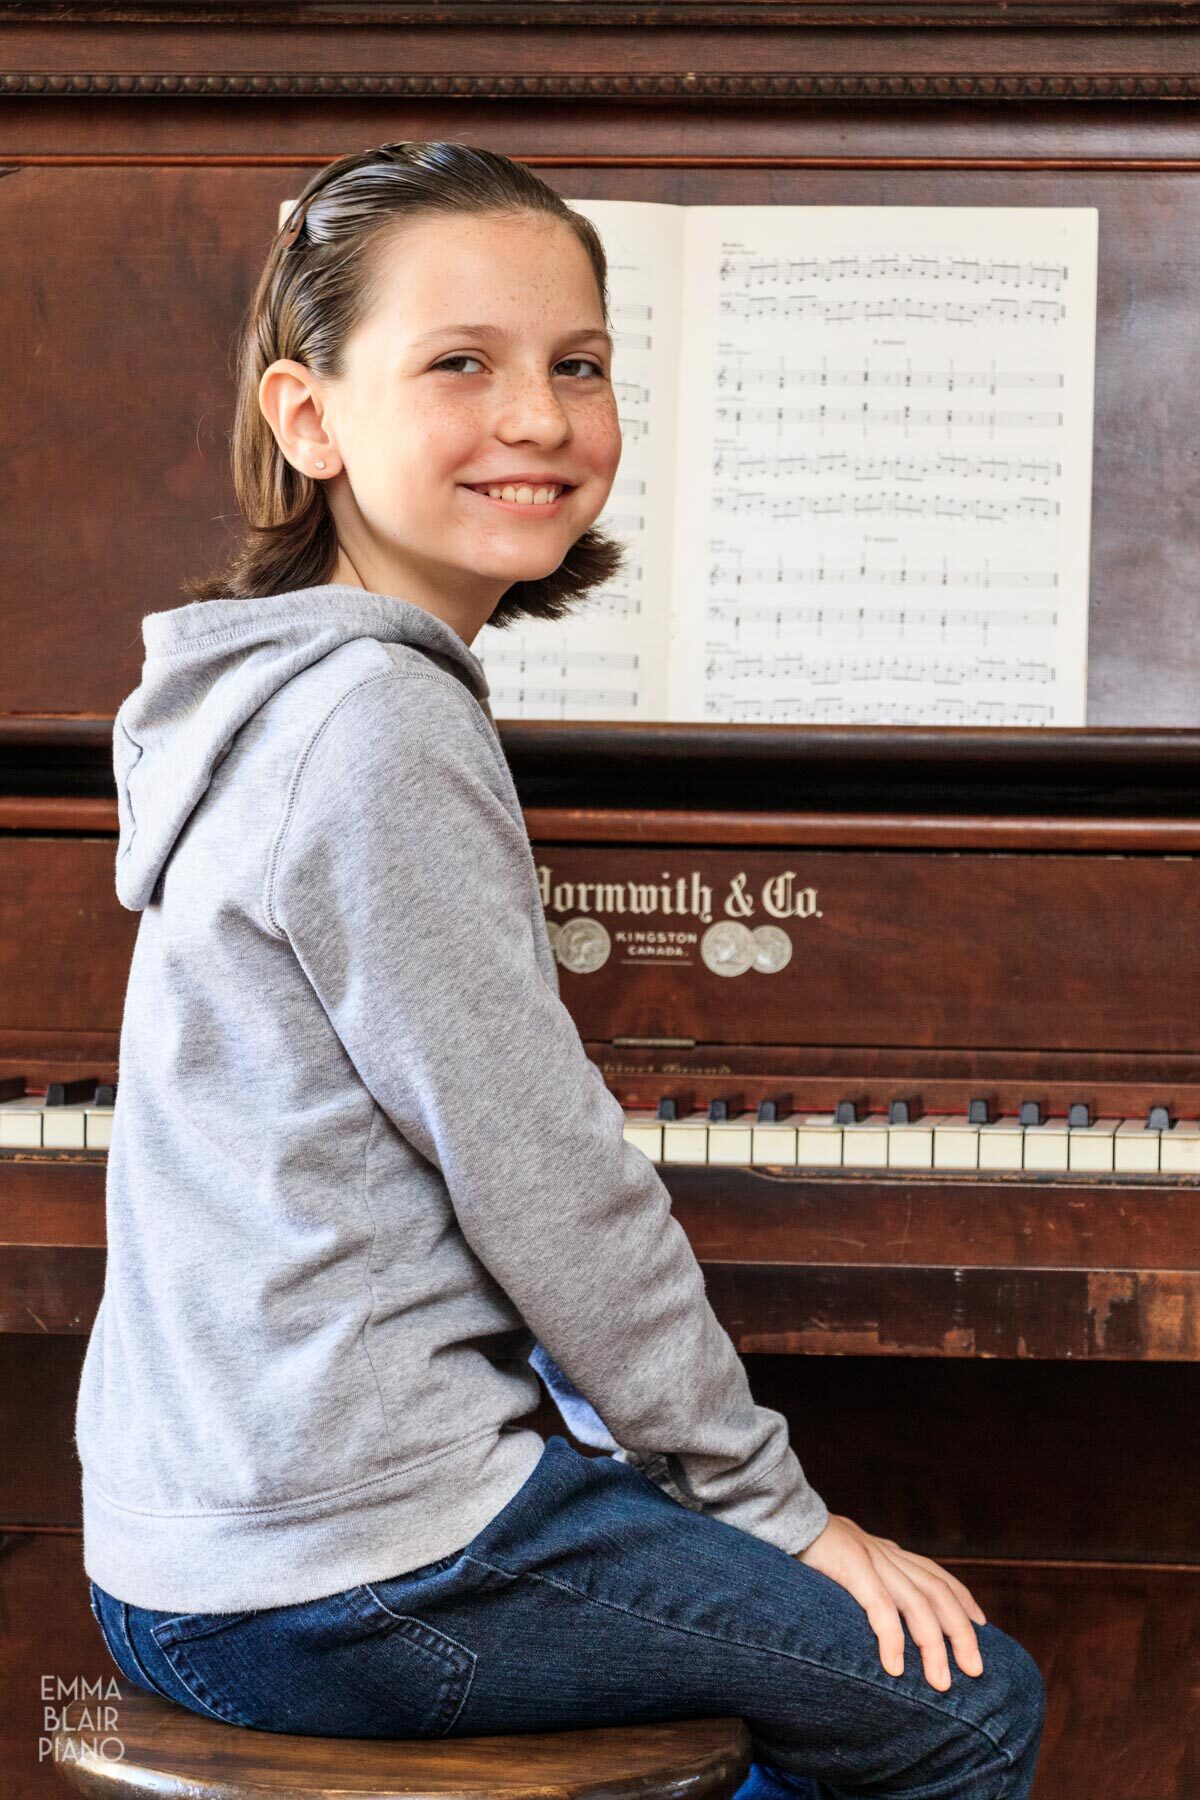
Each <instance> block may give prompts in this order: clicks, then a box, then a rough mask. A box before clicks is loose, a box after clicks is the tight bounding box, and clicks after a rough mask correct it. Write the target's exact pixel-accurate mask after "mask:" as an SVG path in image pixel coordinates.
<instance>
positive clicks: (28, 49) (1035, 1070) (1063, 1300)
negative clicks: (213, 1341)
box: [0, 0, 1200, 1800]
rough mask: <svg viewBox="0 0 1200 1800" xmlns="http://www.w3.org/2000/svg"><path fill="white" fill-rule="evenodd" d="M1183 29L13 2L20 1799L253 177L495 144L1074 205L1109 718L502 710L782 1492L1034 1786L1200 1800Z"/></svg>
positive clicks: (842, 195)
mask: <svg viewBox="0 0 1200 1800" xmlns="http://www.w3.org/2000/svg"><path fill="white" fill-rule="evenodd" d="M1190 16H1191V15H1190V12H1189V9H1188V8H1187V7H1186V6H1183V5H1176V4H1161V3H1158V0H1155V3H1152V0H1119V3H1118V0H1088V3H1087V4H1078V3H1076V0H1027V3H1026V4H1023V5H1022V6H1021V7H1019V8H1014V7H1011V6H1008V5H1006V4H1004V3H1003V0H962V3H961V4H960V3H955V4H948V5H942V6H939V7H934V8H928V7H916V6H914V5H912V4H910V3H909V0H891V3H889V4H879V5H876V6H875V7H874V9H872V8H870V7H868V8H867V10H866V11H865V12H864V10H863V8H862V7H861V6H854V7H849V6H847V5H844V4H842V3H841V0H828V3H825V0H822V3H821V4H817V3H816V0H798V3H797V4H791V3H790V0H789V3H786V4H783V3H780V0H722V3H717V0H711V3H710V0H671V3H668V4H665V5H663V4H659V5H655V6H647V7H642V6H639V5H630V4H626V3H625V0H621V3H620V4H617V3H615V0H612V3H610V0H587V3H584V0H576V3H573V4H566V5H557V4H549V3H548V0H521V3H520V4H518V5H515V6H514V5H498V4H487V3H485V0H457V3H456V4H446V3H445V0H440V3H438V4H433V3H428V4H426V3H424V0H363V3H361V4H358V5H356V6H355V7H353V8H347V7H343V6H337V5H327V4H323V3H320V4H319V3H317V0H287V3H286V4H283V5H279V6H273V7H272V8H271V9H269V17H268V16H266V15H263V14H261V13H259V14H255V13H254V11H253V9H251V8H249V7H247V6H246V5H245V4H244V3H238V0H217V3H216V4H213V5H209V6H206V7H205V8H203V9H188V8H180V7H178V6H172V5H167V4H163V5H157V4H153V3H148V4H139V5H136V6H130V5H122V6H117V5H111V6H110V5H107V4H98V5H92V6H89V7H88V8H75V9H63V8H61V7H56V6H47V5H40V4H32V3H23V0H0V52H2V53H3V69H4V95H5V102H4V107H3V109H2V110H0V205H3V207H4V209H5V211H4V224H5V227H6V231H5V245H6V271H7V273H8V275H9V280H8V281H7V282H6V283H5V284H4V288H3V293H2V295H0V307H2V308H3V326H4V329H3V330H2V331H0V359H3V380H2V382H0V392H3V393H4V394H5V396H6V398H7V400H8V402H9V409H10V411H9V416H10V418H11V419H12V420H13V421H14V426H13V431H12V433H11V439H12V441H11V444H10V455H9V457H8V459H7V465H6V468H7V473H8V476H9V479H8V481H7V482H6V484H5V492H6V495H7V497H8V499H9V505H8V506H7V507H6V508H5V509H4V512H3V515H2V517H0V634H2V635H0V643H2V653H0V921H2V925H3V929H2V930H0V1444H2V1445H3V1447H4V1452H5V1454H3V1455H0V1548H2V1550H3V1555H0V1617H2V1618H3V1628H2V1630H0V1696H2V1701H0V1757H2V1759H3V1765H4V1767H5V1769H6V1771H7V1772H8V1777H7V1778H11V1779H10V1786H9V1788H8V1790H6V1791H10V1792H13V1793H14V1794H15V1795H16V1796H18V1797H19V1800H35V1797H36V1800H48V1797H49V1796H51V1795H53V1794H54V1793H56V1792H57V1791H59V1780H58V1777H57V1776H56V1775H55V1774H54V1771H53V1769H52V1768H51V1767H50V1766H48V1764H47V1763H46V1761H45V1759H44V1758H40V1757H39V1740H40V1739H42V1738H43V1737H44V1736H45V1735H46V1733H45V1724H46V1719H45V1708H46V1706H47V1704H48V1701H47V1699H46V1697H45V1694H44V1681H45V1679H46V1678H50V1679H52V1680H54V1679H59V1680H62V1681H64V1682H69V1681H71V1680H72V1679H83V1678H86V1677H88V1676H100V1675H104V1674H106V1673H107V1672H108V1664H107V1660H106V1658H105V1655H104V1652H103V1648H102V1646H101V1645H100V1643H99V1639H98V1636H97V1634H96V1632H95V1628H94V1624H93V1622H92V1620H91V1618H90V1615H89V1612H88V1607H87V1598H86V1589H85V1586H84V1583H83V1579H82V1563H81V1554H80V1550H81V1546H80V1511H79V1486H78V1466H77V1463H76V1460H75V1453H74V1446H73V1435H72V1434H73V1409H74V1402H75V1396H76V1391H77V1387H78V1380H79V1370H80V1364H81V1361H82V1356H83V1351H84V1347H85V1344H86V1339H87V1334H88V1332H89V1331H90V1328H91V1324H92V1320H93V1318H94V1315H95V1310H96V1306H97V1304H98V1302H99V1297H100V1293H101V1291H102V1288H103V1280H104V1257H105V1252H104V1177H105V1133H106V1127H107V1124H108V1121H109V1119H110V1117H111V1108H112V1103H113V1090H114V1086H115V1088H116V1092H117V1094H118V1095H119V1069H118V1066H117V1041H118V1030H119V1025H120V1016H121V1007H122V1002H123V996H124V985H125V980H126V976H127V971H128V965H129V958H130V954H131V950H132V945H133V939H134V933H135V930H136V923H137V921H136V918H135V917H134V916H133V915H130V914H128V913H125V912H123V911H122V910H121V908H120V907H119V906H118V904H117V901H116V898H115V894H114V890H113V856H114V850H115V834H116V806H115V799H114V795H113V789H112V782H111V766H110V734H111V721H112V716H113V713H114V712H115V710H116V707H117V705H118V704H119V703H120V701H121V699H122V698H123V697H124V695H125V694H126V693H127V692H128V691H129V690H130V689H131V688H132V687H133V686H134V685H135V684H136V681H137V678H138V671H139V666H140V660H141V642H140V636H139V621H140V619H141V617H142V615H143V614H144V613H146V612H150V611H156V610H161V609H162V608H164V607H168V606H172V605H175V604H179V603H181V601H182V599H183V595H182V593H181V590H180V582H181V580H182V578H183V577H184V576H185V575H187V574H191V573H195V572H197V571H198V570H200V569H202V568H207V567H209V566H211V564H212V563H213V562H214V561H215V560H216V558H217V557H218V555H219V554H220V552H221V551H222V549H223V547H224V543H225V537H224V533H225V521H226V520H227V518H228V516H229V515H230V514H231V512H232V509H233V500H232V494H231V490H230V487H229V482H228V470H227V464H226V440H225V433H226V432H227V430H228V428H229V424H230V422H231V419H230V409H231V404H232V384H231V380H230V373H229V368H228V365H227V350H228V347H229V345H230V344H231V342H232V340H233V336H234V333H235V331H236V327H237V324H238V320H239V316H240V313H241V309H242V307H243V306H244V304H245V301H246V299H247V297H248V293H249V289H250V286H251V284H252V282H253V280H254V278H255V276H256V274H257V271H258V268H259V266H260V262H261V257H262V253H263V250H264V247H265V244H266V242H267V239H268V237H269V235H270V233H271V231H272V230H273V229H274V226H275V221H276V218H277V212H278V205H279V202H280V200H281V199H283V198H284V197H286V196H287V195H290V194H294V193H295V192H297V191H298V184H299V183H301V182H302V181H303V180H304V179H306V178H307V175H308V174H309V173H310V172H311V170H312V169H313V168H315V167H317V166H319V165H320V164H322V163H324V162H325V161H327V160H329V159H330V158H331V157H333V156H336V155H338V154H340V153H342V152H344V151H346V150H350V149H356V148H361V147H362V145H363V144H367V143H370V142H378V141H383V140H385V139H389V138H396V137H401V136H408V137H437V136H443V137H455V138H459V139H462V140H465V141H468V142H478V143H483V144H487V145H490V146H494V147H495V148H497V149H500V150H503V151H505V152H507V153H508V154H511V155H516V156H520V157H522V158H525V159H527V160H528V161H529V163H530V164H531V166H533V167H535V168H536V169H537V170H538V172H539V173H541V174H542V175H543V176H544V177H545V178H546V179H548V180H550V181H551V182H553V183H554V184H555V185H556V186H557V187H558V188H559V189H560V191H561V192H563V193H564V194H566V195H568V196H580V197H583V196H587V195H594V196H605V195H608V196H613V197H618V198H625V199H639V198H640V199H665V200H671V201H675V202H678V203H681V204H687V203H707V202H744V203H760V204H769V203H772V202H775V201H780V202H786V203H789V204H822V205H824V204H829V205H853V204H867V205H939V204H955V205H990V204H996V205H1003V206H1037V205H1088V206H1096V207H1097V208H1098V209H1099V222H1100V262H1099V294H1098V331H1097V360H1096V368H1097V379H1096V447H1095V464H1094V508H1093V533H1092V546H1091V570H1092V578H1091V618H1090V633H1089V639H1090V665H1089V705H1088V720H1089V723H1088V726H1087V728H1086V729H1080V730H1070V731H1068V730H1040V729H1039V730H1027V731H1009V732H1005V731H982V730H970V729H957V728H956V729H929V730H925V729H903V730H902V729H893V728H891V727H885V726H880V727H856V728H847V729H835V728H832V727H818V726H773V725H761V726H757V725H739V726H737V727H731V726H725V725H722V724H719V723H711V724H696V725H656V724H653V723H647V724H624V723H623V724H618V725H588V724H578V723H565V722H552V721H540V720H539V721H510V722H504V721H502V723H501V736H502V738H503V741H504V745H505V749H506V753H507V754H508V756H509V759H510V762H511V764H512V767H513V770H514V774H515V777H516V781H517V787H518V791H519V793H520V796H521V800H522V804H523V806H524V808H525V813H526V819H527V823H528V826H529V831H530V837H531V841H532V843H533V847H534V854H535V859H536V862H537V865H538V868H539V872H540V875H541V880H542V884H543V898H544V903H545V907H546V914H547V918H548V920H549V922H550V924H551V925H552V927H553V928H554V929H553V935H554V937H555V939H556V943H557V948H558V954H559V963H560V980H561V991H562V997H563V1000H564V1002H565V1004H566V1005H567V1006H568V1007H569V1009H570V1010H571V1012H572V1015H573V1016H574V1018H575V1019H576V1021H577V1023H578V1026H579V1029H580V1032H581V1034H582V1036H583V1039H584V1041H585V1043H586V1045H587V1048H588V1051H589V1054H590V1055H591V1056H592V1058H593V1059H594V1061H595V1062H596V1064H597V1065H598V1067H599V1068H600V1069H601V1071H602V1072H603V1075H604V1079H605V1080H606V1082H607V1083H608V1085H609V1087H610V1089H611V1090H612V1092H613V1093H614V1095H615V1096H616V1097H617V1098H618V1100H619V1101H620V1103H621V1105H622V1107H623V1109H624V1111H625V1114H626V1132H627V1135H629V1136H630V1138H631V1140H632V1141H633V1142H635V1143H636V1144H638V1145H639V1147H640V1148H641V1149H642V1150H643V1151H644V1152H645V1154H646V1155H648V1156H649V1157H651V1158H652V1160H653V1161H654V1162H655V1163H656V1164H657V1166H658V1168H659V1170H660V1173H661V1175H662V1178H663V1180H664V1182H665V1183H666V1185H667V1187H668V1188H669V1190H670V1192H671V1196H672V1201H673V1205H674V1209H675V1212H676V1214H677V1216H678V1218H679V1219H680V1221H681V1222H682V1224H683V1226H684V1228H685V1230H686V1231H687V1233H688V1235H689V1237H690V1239H691V1241H692V1243H693V1245H694V1246H695V1249H696V1252H697V1255H698V1257H699V1259H700V1262H701V1264H702V1266H703V1269H704V1272H705V1279H706V1283H707V1286H708V1291H709V1294H710V1296H711V1298H712V1301H713V1304H714V1306H715V1308H716V1310H717V1312H718V1314H719V1316H720V1317H721V1319H722V1320H723V1322H724V1323H725V1325H726V1326H727V1328H728V1330H729V1331H730V1333H731V1334H732V1336H733V1339H734V1341H735V1343H736V1344H737V1345H738V1347H739V1349H740V1351H741V1352H742V1354H743V1355H744V1357H745V1359H746V1363H747V1367H748V1370H749V1373H750V1378H751V1383H752V1386H753V1387H754V1390H755V1392H756V1394H757V1395H758V1397H759V1398H760V1399H761V1400H763V1401H764V1402H765V1403H767V1404H770V1405H773V1406H776V1407H778V1408H779V1409H780V1410H781V1411H783V1412H784V1413H785V1414H786V1415H787V1417H788V1419H789V1422H790V1425H791V1429H792V1437H793V1442H794V1444H795V1446H796V1449H797V1451H798V1453H799V1454H800V1456H801V1458H802V1460H803V1462H804V1464H805V1467H806V1469H807V1471H808V1473H809V1474H810V1476H811V1478H812V1480H813V1481H814V1483H815V1485H816V1486H817V1487H818V1488H819V1489H820V1491H821V1492H822V1493H823V1494H824V1495H825V1497H826V1498H827V1500H828V1501H829V1504H830V1506H831V1508H832V1509H834V1510H835V1511H838V1512H842V1513H845V1514H848V1515H849V1516H851V1517H853V1518H855V1519H856V1520H858V1521H860V1522H861V1523H862V1524H864V1525H865V1526H867V1527H868V1528H869V1529H871V1530H873V1531H875V1532H877V1533H880V1534H882V1535H885V1536H890V1537H893V1538H895V1539H896V1540H897V1541H899V1542H902V1543H904V1544H905V1545H906V1546H908V1547H911V1548H914V1549H917V1550H920V1551H923V1552H925V1553H926V1554H928V1555H931V1556H934V1557H936V1558H938V1559H939V1560H941V1561H943V1562H944V1563H946V1564H947V1566H950V1567H953V1568H954V1569H956V1570H957V1571H958V1572H959V1573H960V1574H961V1575H962V1576H963V1578H964V1579H966V1580H967V1581H968V1583H969V1585H970V1586H971V1587H972V1588H973V1590H974V1591H975V1592H976V1593H977V1595H978V1596H979V1598H980V1600H981V1601H982V1603H983V1605H984V1607H985V1609H986V1610H987V1612H988V1615H989V1617H992V1618H995V1619H996V1620H997V1621H998V1622H999V1623H1000V1624H1002V1625H1003V1626H1005V1627H1006V1628H1007V1629H1009V1630H1011V1631H1012V1632H1013V1634H1014V1635H1016V1636H1017V1637H1019V1638H1020V1639H1021V1641H1022V1642H1023V1643H1025V1644H1026V1645H1027V1646H1028V1647H1029V1648H1030V1649H1031V1651H1032V1652H1033V1653H1034V1654H1035V1655H1036V1656H1037V1657H1038V1660H1039V1662H1040V1663H1041V1665H1042V1668H1043V1671H1044V1673H1045V1675H1046V1678H1047V1684H1048V1688H1049V1702H1050V1708H1049V1717H1048V1724H1047V1733H1046V1739H1045V1747H1044V1750H1043V1761H1042V1771H1041V1773H1040V1775H1039V1780H1038V1785H1037V1787H1036V1790H1035V1793H1036V1796H1037V1800H1128V1797H1129V1796H1130V1795H1133V1794H1137V1795H1138V1800H1193V1797H1194V1796H1195V1795H1197V1794H1200V1711H1198V1706H1197V1698H1196V1693H1195V1684H1194V1674H1193V1671H1194V1669H1195V1667H1196V1664H1197V1654H1198V1652H1200V1604H1198V1603H1200V1524H1198V1519H1197V1500H1196V1495H1197V1493H1198V1492H1200V1433H1198V1431H1197V1426H1196V1420H1197V1417H1198V1416H1200V1404H1198V1403H1200V1374H1198V1363H1200V948H1198V944H1200V934H1198V933H1197V924H1198V923H1200V919H1198V913H1200V882H1198V879H1197V867H1196V857H1197V854H1198V851H1200V804H1198V798H1197V796H1198V792H1200V782H1198V777H1200V633H1197V631H1196V627H1195V604H1196V603H1195V576H1194V568H1195V550H1196V547H1197V536H1198V534H1200V525H1198V515H1197V507H1196V500H1195V493H1196V489H1195V445H1196V443H1197V442H1198V441H1200V385H1198V384H1197V383H1196V382H1195V381H1194V380H1192V379H1191V378H1190V373H1189V371H1190V360H1189V351H1190V346H1191V343H1192V342H1193V341H1194V338H1195V319H1196V305H1197V300H1196V292H1197V290H1196V281H1195V266H1194V264H1195V259H1194V255H1193V254H1192V250H1191V246H1192V245H1193V244H1194V243H1195V242H1196V241H1197V239H1198V238H1200V182H1198V177H1200V113H1198V111H1197V102H1198V101H1200V54H1198V49H1200V46H1198V44H1197V35H1196V28H1195V25H1194V23H1189V20H1190ZM48 245H53V248H54V258H53V261H51V259H50V258H48V256H47V246H48ZM570 1101H571V1097H570V1095H569V1094H564V1095H563V1101H562V1103H563V1105H564V1106H566V1105H569V1104H570ZM514 1123H515V1125H516V1126H517V1127H518V1128H519V1125H520V1122H519V1121H516V1122H514ZM541 1422H543V1423H544V1424H545V1426H546V1427H547V1428H548V1429H561V1426H560V1425H559V1424H558V1422H557V1420H556V1419H555V1418H553V1417H550V1416H549V1415H548V1414H547V1415H546V1417H545V1418H544V1420H542V1421H541Z"/></svg>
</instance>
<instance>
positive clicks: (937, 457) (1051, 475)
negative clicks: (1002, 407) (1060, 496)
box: [712, 449, 1062, 486]
mask: <svg viewBox="0 0 1200 1800" xmlns="http://www.w3.org/2000/svg"><path fill="white" fill-rule="evenodd" d="M712 472H713V474H714V475H717V476H720V477H723V478H725V479H729V480H737V481H743V480H754V479H761V478H763V477H765V476H772V475H775V476H779V477H780V478H781V479H786V480H795V479H796V478H797V477H798V476H802V475H837V476H838V477H840V478H841V479H842V480H845V479H846V478H847V477H849V478H850V479H852V480H854V481H924V480H925V478H926V477H927V476H932V477H934V479H935V480H937V481H946V480H948V479H950V478H955V479H957V480H962V481H977V480H978V481H1020V482H1024V483H1025V484H1026V485H1028V484H1029V483H1030V482H1035V481H1036V482H1040V483H1041V484H1042V485H1043V486H1049V484H1050V483H1051V482H1052V481H1057V480H1058V478H1059V476H1060V475H1061V474H1062V464H1061V463H1056V462H1045V461H1037V460H1034V459H1033V458H1029V457H1026V458H1013V457H1009V456H983V455H979V454H966V453H961V452H960V453H959V454H958V455H955V453H954V452H953V451H949V450H935V451H933V452H931V453H930V454H929V455H927V456H906V455H901V456H886V455H885V456H870V455H868V456H862V455H856V454H852V453H850V452H848V451H845V450H819V451H815V452H812V453H807V452H804V451H801V452H798V453H797V454H795V455H778V456H758V455H755V454H754V453H753V452H743V451H741V450H725V449H718V450H716V451H714V453H713V459H712Z"/></svg>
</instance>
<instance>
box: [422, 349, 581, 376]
mask: <svg viewBox="0 0 1200 1800" xmlns="http://www.w3.org/2000/svg"><path fill="white" fill-rule="evenodd" d="M479 360H480V359H479V357H477V356H471V355H470V354H469V353H468V352H467V351H465V350H464V351H462V353H461V354H460V355H458V356H443V358H442V360H441V361H440V362H435V363H434V365H433V366H434V368H435V369H448V368H450V366H451V365H452V364H453V363H470V362H473V363H477V362H479ZM569 363H574V364H575V365H576V366H577V367H580V368H582V369H583V372H584V374H585V375H598V376H600V377H601V378H603V375H604V370H603V368H602V367H601V365H600V364H599V363H597V362H594V361H593V360H592V358H591V357H590V356H565V357H564V358H563V360H562V362H560V363H558V364H556V367H558V368H560V369H561V368H564V367H566V365H567V364H569ZM577 379H578V378H577Z"/></svg>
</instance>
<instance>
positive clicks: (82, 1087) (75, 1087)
mask: <svg viewBox="0 0 1200 1800" xmlns="http://www.w3.org/2000/svg"><path fill="white" fill-rule="evenodd" d="M97 1085H98V1083H97V1081H96V1077H95V1076H94V1075H85V1076H83V1077H81V1078H80V1080H78V1081H50V1082H47V1084H46V1100H45V1104H46V1105H47V1106H74V1105H76V1104H77V1103H78V1102H79V1101H80V1100H90V1099H91V1097H92V1095H93V1094H94V1093H95V1091H96V1088H97Z"/></svg>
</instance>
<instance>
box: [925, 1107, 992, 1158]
mask: <svg viewBox="0 0 1200 1800" xmlns="http://www.w3.org/2000/svg"><path fill="white" fill-rule="evenodd" d="M981 1129H982V1127H981V1126H979V1125H972V1123H971V1121H970V1120H969V1119H968V1117H967V1115H966V1113H947V1114H945V1116H944V1117H943V1118H941V1119H939V1120H938V1122H937V1124H936V1125H935V1126H934V1128H933V1166H934V1168H935V1169H977V1168H978V1167H979V1133H980V1131H981Z"/></svg>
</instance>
